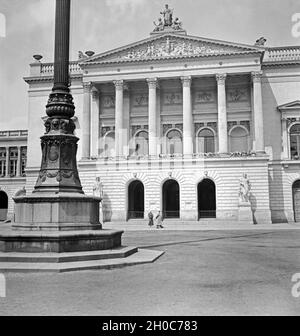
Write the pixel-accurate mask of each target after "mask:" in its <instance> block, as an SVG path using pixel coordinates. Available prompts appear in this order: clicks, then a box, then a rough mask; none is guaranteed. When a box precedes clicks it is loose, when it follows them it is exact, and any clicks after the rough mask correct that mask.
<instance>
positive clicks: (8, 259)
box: [0, 247, 164, 272]
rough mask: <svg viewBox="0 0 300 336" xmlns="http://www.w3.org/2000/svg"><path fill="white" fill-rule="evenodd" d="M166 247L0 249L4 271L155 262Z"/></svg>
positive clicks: (90, 268)
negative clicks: (62, 250)
mask: <svg viewBox="0 0 300 336" xmlns="http://www.w3.org/2000/svg"><path fill="white" fill-rule="evenodd" d="M163 254H164V252H163V251H153V250H145V249H138V248H137V247H120V248H116V249H113V250H102V251H88V252H67V253H19V252H17V253H16V252H5V253H3V252H0V271H1V272H71V271H84V270H96V269H112V268H121V267H125V266H133V265H139V264H146V263H152V262H154V261H155V260H157V259H158V258H159V257H160V256H161V255H163Z"/></svg>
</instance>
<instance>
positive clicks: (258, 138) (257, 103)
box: [252, 71, 265, 153]
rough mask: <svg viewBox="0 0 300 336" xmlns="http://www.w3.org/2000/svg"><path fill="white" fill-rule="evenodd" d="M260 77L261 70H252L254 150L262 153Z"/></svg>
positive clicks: (263, 146)
mask: <svg viewBox="0 0 300 336" xmlns="http://www.w3.org/2000/svg"><path fill="white" fill-rule="evenodd" d="M261 77H262V71H258V72H252V81H253V113H254V133H255V151H256V152H261V153H264V152H265V144H264V119H263V108H262V92H261Z"/></svg>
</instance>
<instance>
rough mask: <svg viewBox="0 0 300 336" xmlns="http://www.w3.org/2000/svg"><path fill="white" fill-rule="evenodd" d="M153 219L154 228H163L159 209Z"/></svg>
mask: <svg viewBox="0 0 300 336" xmlns="http://www.w3.org/2000/svg"><path fill="white" fill-rule="evenodd" d="M155 220H156V228H157V229H163V228H164V227H163V226H162V216H161V214H160V211H158V214H157V216H156V217H155Z"/></svg>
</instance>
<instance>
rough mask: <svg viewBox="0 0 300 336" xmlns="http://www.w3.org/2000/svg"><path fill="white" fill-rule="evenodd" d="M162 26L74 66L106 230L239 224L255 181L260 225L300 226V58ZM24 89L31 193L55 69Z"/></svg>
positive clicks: (49, 67) (84, 161) (297, 50)
mask: <svg viewBox="0 0 300 336" xmlns="http://www.w3.org/2000/svg"><path fill="white" fill-rule="evenodd" d="M164 15H165V16H164V18H163V20H161V21H160V22H159V23H158V24H157V25H156V27H155V29H154V31H153V32H152V33H151V34H150V37H147V38H146V39H144V40H141V41H137V42H134V43H132V44H129V45H126V46H121V47H119V48H117V49H114V50H109V51H107V52H104V53H101V54H95V53H93V52H87V53H86V54H83V53H82V52H80V53H79V59H78V60H77V61H73V62H71V63H70V76H71V90H72V94H73V96H74V102H75V106H76V118H75V123H76V126H77V130H76V134H77V136H78V137H79V138H80V142H79V148H78V154H77V158H78V167H79V172H80V178H81V181H82V184H83V187H84V190H85V192H86V193H87V194H91V193H92V187H93V184H94V182H95V178H96V177H98V176H99V177H100V178H101V181H102V183H103V188H104V199H103V209H104V219H105V221H127V220H131V219H137V218H139V219H141V218H147V214H148V212H149V211H150V210H152V211H158V210H161V211H162V212H163V215H164V217H165V218H172V219H176V218H178V219H181V220H183V221H186V222H187V223H188V222H189V221H198V220H200V222H201V221H202V220H205V218H216V219H219V220H227V221H237V220H238V210H239V180H240V178H241V177H242V176H243V175H244V174H247V177H248V179H249V181H250V184H251V190H250V203H251V211H252V214H253V220H254V222H255V223H258V224H259V223H272V222H273V223H274V222H292V221H294V220H297V221H298V220H300V213H299V212H297V209H299V208H300V191H299V190H300V161H299V151H300V66H299V65H300V47H299V46H289V47H275V48H272V47H267V46H265V40H264V39H262V38H261V39H259V40H258V41H257V42H256V43H255V44H253V45H246V44H240V43H236V42H234V43H233V42H227V41H219V40H214V39H209V38H203V37H198V36H191V35H188V34H187V32H186V31H185V30H183V28H182V25H181V23H180V22H179V21H178V20H173V18H172V15H171V16H168V17H167V16H166V15H167V14H166V13H164ZM95 47H96V46H95ZM25 81H26V82H27V83H28V86H29V90H28V92H29V111H28V113H29V130H28V158H27V170H26V175H27V178H26V189H27V191H28V192H30V191H31V190H32V189H33V187H34V184H35V182H36V178H37V174H38V171H39V166H40V161H41V150H40V139H39V136H40V135H42V134H43V133H44V121H43V120H44V116H45V105H46V102H47V99H48V95H49V92H50V90H51V88H52V81H53V63H43V62H42V60H41V57H38V56H35V62H34V63H32V64H31V65H30V75H29V76H28V77H26V78H25ZM187 225H188V224H187Z"/></svg>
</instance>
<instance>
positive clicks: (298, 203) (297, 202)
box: [293, 180, 300, 222]
mask: <svg viewBox="0 0 300 336" xmlns="http://www.w3.org/2000/svg"><path fill="white" fill-rule="evenodd" d="M293 207H294V219H295V222H300V180H297V181H295V182H294V183H293Z"/></svg>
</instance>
